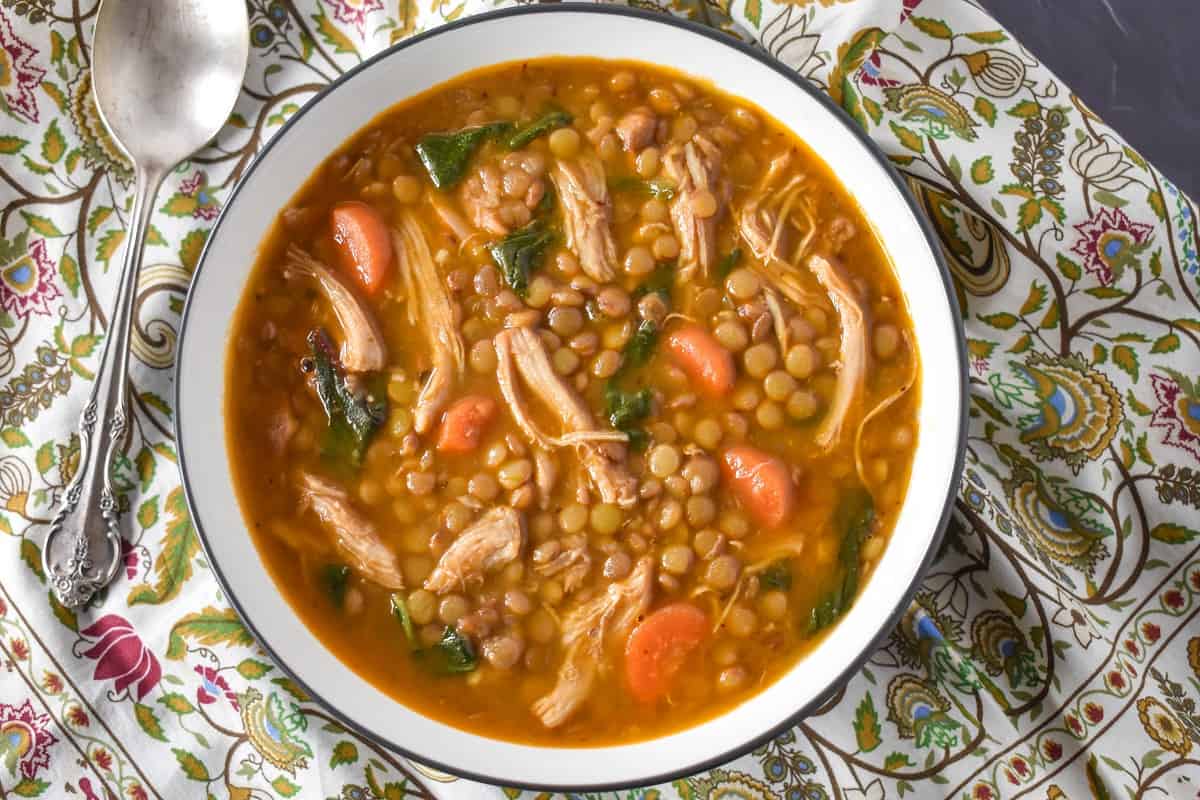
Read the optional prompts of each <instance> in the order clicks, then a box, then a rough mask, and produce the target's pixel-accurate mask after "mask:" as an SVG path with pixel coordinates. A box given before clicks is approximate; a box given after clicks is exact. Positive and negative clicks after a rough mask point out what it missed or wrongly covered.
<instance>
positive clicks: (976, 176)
mask: <svg viewBox="0 0 1200 800" xmlns="http://www.w3.org/2000/svg"><path fill="white" fill-rule="evenodd" d="M995 176H996V173H995V171H994V170H993V169H992V157H991V156H984V157H983V158H977V159H975V163H973V164H972V165H971V180H973V181H975V183H977V184H981V185H982V184H985V183H987V182H988V181H990V180H991V179H992V178H994V177H995Z"/></svg>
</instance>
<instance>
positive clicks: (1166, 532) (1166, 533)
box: [1150, 522, 1200, 544]
mask: <svg viewBox="0 0 1200 800" xmlns="http://www.w3.org/2000/svg"><path fill="white" fill-rule="evenodd" d="M1197 536H1200V531H1198V530H1196V529H1194V528H1188V527H1186V526H1184V525H1176V524H1175V523H1173V522H1163V523H1160V524H1158V525H1155V526H1154V528H1153V529H1152V530H1151V531H1150V538H1151V539H1157V540H1158V541H1160V542H1166V543H1167V544H1187V543H1188V542H1190V541H1192V540H1193V539H1195V538H1196V537H1197Z"/></svg>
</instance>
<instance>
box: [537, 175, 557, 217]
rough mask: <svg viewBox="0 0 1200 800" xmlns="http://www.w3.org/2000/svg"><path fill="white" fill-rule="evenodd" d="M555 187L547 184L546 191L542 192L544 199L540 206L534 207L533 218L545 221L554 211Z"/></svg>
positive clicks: (539, 203) (539, 201)
mask: <svg viewBox="0 0 1200 800" xmlns="http://www.w3.org/2000/svg"><path fill="white" fill-rule="evenodd" d="M554 199H555V198H554V186H553V185H552V184H550V183H547V184H546V191H544V192H542V199H541V200H538V204H537V205H536V206H534V207H533V216H535V217H541V218H542V219H545V218H546V217H547V216H549V215H550V212H552V211H554Z"/></svg>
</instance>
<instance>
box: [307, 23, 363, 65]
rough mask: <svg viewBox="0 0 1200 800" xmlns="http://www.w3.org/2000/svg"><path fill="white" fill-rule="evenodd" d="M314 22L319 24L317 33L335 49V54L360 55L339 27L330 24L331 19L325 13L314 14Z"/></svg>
mask: <svg viewBox="0 0 1200 800" xmlns="http://www.w3.org/2000/svg"><path fill="white" fill-rule="evenodd" d="M313 22H315V23H317V33H318V34H320V36H321V38H322V39H323V40H324V41H325V44H327V45H329V46H330V47H332V48H333V52H335V53H351V54H353V55H358V50H357V49H355V47H354V43H353V42H351V41H350V38H349V37H348V36H346V34H344V33H342V32H341V31H340V30H338V28H337V26H336V25H334V24H333V23H332V22H330V20H329V17H327V16H325V14H324V13H320V14H314V15H313Z"/></svg>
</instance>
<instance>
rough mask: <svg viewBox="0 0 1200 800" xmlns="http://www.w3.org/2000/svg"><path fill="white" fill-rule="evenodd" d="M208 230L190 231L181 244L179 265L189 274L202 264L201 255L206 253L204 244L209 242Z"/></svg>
mask: <svg viewBox="0 0 1200 800" xmlns="http://www.w3.org/2000/svg"><path fill="white" fill-rule="evenodd" d="M208 232H209V229H208V228H201V229H199V230H194V231H188V233H187V235H185V236H184V237H183V239H182V240H180V242H179V263H180V264H182V265H183V268H184V269H186V270H187V271H188V272H193V271H194V270H195V269H196V264H198V263H199V262H200V253H202V252H203V251H204V243H205V242H207V241H208Z"/></svg>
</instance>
